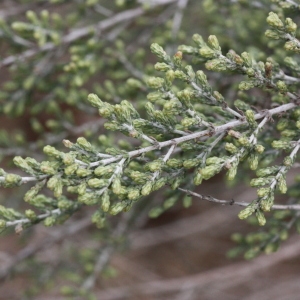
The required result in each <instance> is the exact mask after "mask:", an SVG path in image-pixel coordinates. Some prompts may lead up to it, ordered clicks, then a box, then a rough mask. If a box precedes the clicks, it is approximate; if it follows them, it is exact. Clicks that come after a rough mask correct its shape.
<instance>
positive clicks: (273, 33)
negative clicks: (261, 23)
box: [265, 29, 280, 40]
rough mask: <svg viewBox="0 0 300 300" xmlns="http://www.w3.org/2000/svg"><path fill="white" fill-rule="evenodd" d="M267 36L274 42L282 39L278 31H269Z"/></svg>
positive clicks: (266, 32) (266, 33)
mask: <svg viewBox="0 0 300 300" xmlns="http://www.w3.org/2000/svg"><path fill="white" fill-rule="evenodd" d="M265 36H266V37H267V38H269V39H272V40H279V39H280V34H279V33H278V32H277V31H276V30H272V29H267V30H266V31H265Z"/></svg>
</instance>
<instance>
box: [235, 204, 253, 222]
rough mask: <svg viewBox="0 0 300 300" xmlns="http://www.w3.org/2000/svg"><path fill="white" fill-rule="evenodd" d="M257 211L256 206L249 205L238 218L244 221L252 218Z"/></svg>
mask: <svg viewBox="0 0 300 300" xmlns="http://www.w3.org/2000/svg"><path fill="white" fill-rule="evenodd" d="M254 211H255V207H254V205H253V204H252V203H251V204H249V205H248V206H247V207H246V208H244V209H243V210H241V211H240V212H239V214H238V217H239V218H240V219H241V220H243V219H247V218H248V217H250V216H251V215H252V214H253V213H254Z"/></svg>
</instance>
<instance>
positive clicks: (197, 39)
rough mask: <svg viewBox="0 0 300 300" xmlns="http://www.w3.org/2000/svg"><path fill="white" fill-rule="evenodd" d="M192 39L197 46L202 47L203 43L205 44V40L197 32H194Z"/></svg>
mask: <svg viewBox="0 0 300 300" xmlns="http://www.w3.org/2000/svg"><path fill="white" fill-rule="evenodd" d="M192 39H193V41H194V42H195V43H196V44H197V46H198V47H202V46H203V45H205V42H204V40H203V38H202V36H201V35H199V34H194V35H193V37H192Z"/></svg>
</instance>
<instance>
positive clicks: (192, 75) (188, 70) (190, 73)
mask: <svg viewBox="0 0 300 300" xmlns="http://www.w3.org/2000/svg"><path fill="white" fill-rule="evenodd" d="M185 70H186V73H187V74H188V76H189V77H190V79H191V80H194V79H195V76H196V74H195V71H194V70H193V67H192V66H190V65H187V66H186V67H185Z"/></svg>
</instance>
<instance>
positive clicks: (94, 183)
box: [87, 178, 108, 188]
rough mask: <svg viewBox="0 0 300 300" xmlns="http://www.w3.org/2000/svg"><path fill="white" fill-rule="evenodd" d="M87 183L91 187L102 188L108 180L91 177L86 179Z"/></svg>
mask: <svg viewBox="0 0 300 300" xmlns="http://www.w3.org/2000/svg"><path fill="white" fill-rule="evenodd" d="M87 184H88V186H89V187H91V188H103V187H105V186H107V184H108V181H107V180H106V179H98V178H91V179H89V180H88V182H87Z"/></svg>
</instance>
